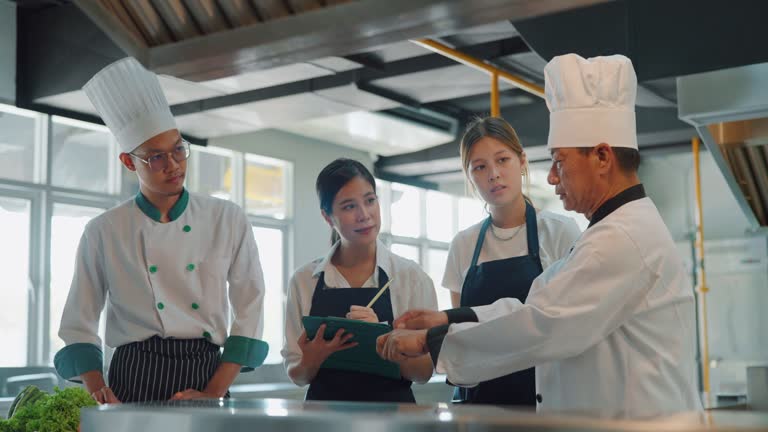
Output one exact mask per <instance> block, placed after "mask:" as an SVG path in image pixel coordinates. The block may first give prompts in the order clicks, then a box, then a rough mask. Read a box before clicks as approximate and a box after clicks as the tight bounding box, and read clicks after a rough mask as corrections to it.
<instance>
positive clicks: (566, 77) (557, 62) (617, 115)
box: [544, 54, 637, 150]
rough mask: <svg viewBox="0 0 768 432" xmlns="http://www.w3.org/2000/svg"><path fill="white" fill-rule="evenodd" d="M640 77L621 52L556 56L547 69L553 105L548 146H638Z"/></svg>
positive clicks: (547, 91)
mask: <svg viewBox="0 0 768 432" xmlns="http://www.w3.org/2000/svg"><path fill="white" fill-rule="evenodd" d="M636 95H637V76H635V70H634V68H633V67H632V61H631V60H629V59H628V58H626V57H624V56H622V55H613V56H608V57H593V58H589V59H584V58H583V57H581V56H579V55H576V54H566V55H562V56H558V57H555V58H553V59H552V60H551V61H550V62H549V63H547V66H546V67H545V68H544V97H545V99H546V101H547V107H548V108H549V112H550V114H549V138H548V140H547V148H548V149H550V150H551V149H553V148H563V147H594V146H596V145H599V144H601V143H606V144H608V145H610V146H611V147H628V148H633V149H637V134H636V128H635V98H636Z"/></svg>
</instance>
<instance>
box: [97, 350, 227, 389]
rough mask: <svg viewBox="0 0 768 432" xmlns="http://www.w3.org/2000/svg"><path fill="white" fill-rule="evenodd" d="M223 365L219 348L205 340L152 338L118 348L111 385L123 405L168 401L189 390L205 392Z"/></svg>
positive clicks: (111, 371)
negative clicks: (178, 393) (127, 403)
mask: <svg viewBox="0 0 768 432" xmlns="http://www.w3.org/2000/svg"><path fill="white" fill-rule="evenodd" d="M220 362H221V354H220V347H219V346H218V345H216V344H213V343H211V342H209V341H207V340H206V339H162V338H161V337H159V336H153V337H151V338H149V339H147V340H144V341H141V342H134V343H129V344H125V345H122V346H119V347H117V349H116V350H115V353H114V355H113V356H112V362H111V363H110V366H109V386H110V388H111V389H112V392H113V393H114V394H115V397H117V398H118V399H119V400H120V401H121V402H148V401H167V400H168V399H170V398H171V397H172V396H173V395H174V394H175V393H177V392H180V391H184V390H187V389H194V390H198V391H203V390H204V389H205V386H206V385H208V381H209V380H210V379H211V377H213V374H214V373H215V372H216V369H217V368H218V367H219V363H220ZM225 397H229V392H227V395H226V396H225Z"/></svg>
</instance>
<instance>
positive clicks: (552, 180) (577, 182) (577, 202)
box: [547, 148, 597, 216]
mask: <svg viewBox="0 0 768 432" xmlns="http://www.w3.org/2000/svg"><path fill="white" fill-rule="evenodd" d="M596 162H597V161H596V158H594V157H593V155H592V154H584V153H582V152H581V151H580V150H579V149H577V148H559V149H555V150H553V151H552V167H551V168H550V169H549V175H548V176H547V181H548V182H549V184H551V185H553V186H555V193H556V194H557V195H559V196H560V200H562V201H563V207H565V209H566V210H571V211H575V212H578V213H581V214H584V215H587V216H589V215H588V213H589V212H590V211H591V210H592V208H593V207H594V202H595V195H596V194H595V192H596V189H597V188H596V186H597V184H596V179H597V174H596V172H597V170H596V168H597V167H596V166H595V163H596Z"/></svg>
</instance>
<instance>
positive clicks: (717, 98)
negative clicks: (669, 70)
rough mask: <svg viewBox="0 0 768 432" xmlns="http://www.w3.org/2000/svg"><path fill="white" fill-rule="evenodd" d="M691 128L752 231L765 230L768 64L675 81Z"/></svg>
mask: <svg viewBox="0 0 768 432" xmlns="http://www.w3.org/2000/svg"><path fill="white" fill-rule="evenodd" d="M677 99H678V113H679V116H680V119H681V120H683V121H686V122H688V123H690V124H691V125H693V126H694V127H695V128H696V130H697V131H698V133H699V135H700V136H701V139H702V141H703V142H704V144H705V145H706V146H707V148H708V149H709V151H710V153H711V154H712V157H713V159H714V161H715V163H716V164H717V166H718V167H719V168H720V170H721V171H722V174H723V176H724V178H725V180H726V183H727V184H728V186H729V187H730V189H731V191H732V192H733V194H734V196H735V197H736V201H737V202H738V203H739V206H740V207H741V209H742V210H743V211H744V213H745V215H746V216H747V219H748V220H749V222H750V225H751V226H752V228H753V229H755V230H763V229H765V227H766V226H768V63H762V64H755V65H749V66H742V67H738V68H733V69H723V70H719V71H714V72H707V73H702V74H696V75H689V76H684V77H679V78H678V79H677Z"/></svg>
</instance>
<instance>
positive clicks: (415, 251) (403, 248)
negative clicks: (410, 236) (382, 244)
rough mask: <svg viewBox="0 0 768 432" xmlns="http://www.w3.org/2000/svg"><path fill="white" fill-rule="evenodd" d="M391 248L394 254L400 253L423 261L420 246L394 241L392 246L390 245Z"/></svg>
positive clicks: (412, 259) (418, 261)
mask: <svg viewBox="0 0 768 432" xmlns="http://www.w3.org/2000/svg"><path fill="white" fill-rule="evenodd" d="M390 250H391V251H392V252H393V253H394V254H396V255H400V256H401V257H403V258H408V259H409V260H411V261H414V262H416V263H421V259H420V258H419V248H418V246H411V245H407V244H402V243H393V244H392V247H390Z"/></svg>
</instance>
